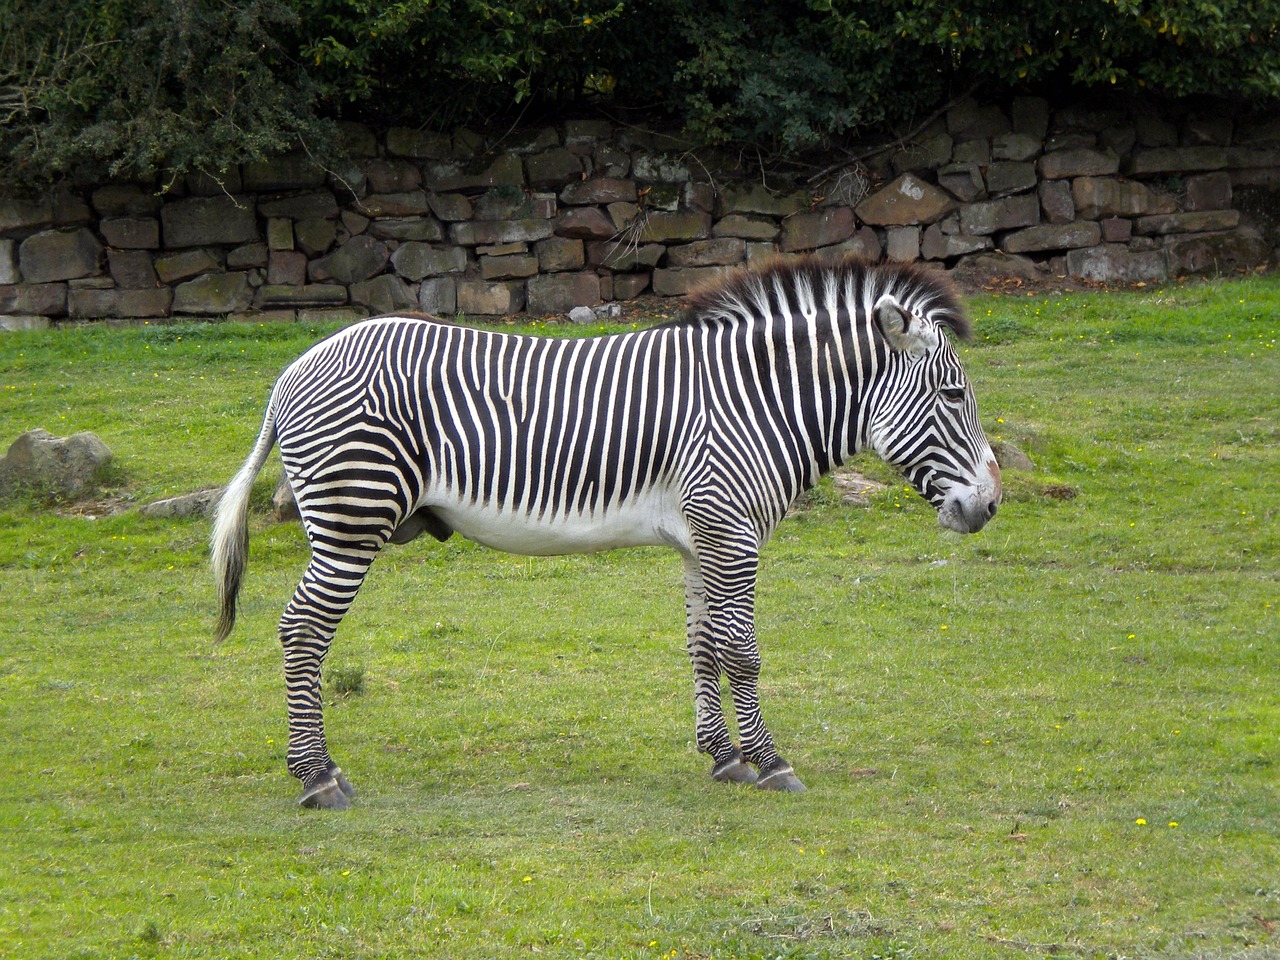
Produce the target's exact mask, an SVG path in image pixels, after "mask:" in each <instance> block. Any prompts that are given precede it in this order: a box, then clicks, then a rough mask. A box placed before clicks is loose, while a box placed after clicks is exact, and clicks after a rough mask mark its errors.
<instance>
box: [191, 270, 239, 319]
mask: <svg viewBox="0 0 1280 960" xmlns="http://www.w3.org/2000/svg"><path fill="white" fill-rule="evenodd" d="M252 302H253V288H252V287H251V286H250V285H249V275H248V274H247V273H244V272H240V271H236V272H233V273H206V274H204V275H203V276H199V277H196V278H195V279H194V280H188V281H187V282H186V283H182V284H179V285H178V286H177V287H176V288H175V289H174V291H173V312H174V313H189V314H197V315H202V316H222V315H224V314H228V313H239V312H240V311H242V310H247V309H248V308H249V305H250V304H251V303H252Z"/></svg>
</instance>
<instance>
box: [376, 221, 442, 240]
mask: <svg viewBox="0 0 1280 960" xmlns="http://www.w3.org/2000/svg"><path fill="white" fill-rule="evenodd" d="M369 236H371V237H377V238H378V239H379V240H416V241H418V242H419V243H440V242H441V241H442V240H444V226H443V225H442V224H441V223H440V221H439V220H437V219H435V217H389V218H387V219H384V220H373V221H370V223H369Z"/></svg>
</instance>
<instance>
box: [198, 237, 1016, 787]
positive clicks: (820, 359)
mask: <svg viewBox="0 0 1280 960" xmlns="http://www.w3.org/2000/svg"><path fill="white" fill-rule="evenodd" d="M948 330H949V331H950V332H951V333H952V334H954V335H955V336H958V337H961V338H964V337H967V336H968V335H969V321H968V319H967V317H966V314H965V311H964V308H963V305H962V303H961V300H960V297H959V294H958V293H957V292H956V291H955V289H954V288H953V287H952V286H951V285H950V284H949V283H948V282H947V280H946V279H945V276H944V275H942V274H940V273H935V272H932V271H930V270H928V269H926V268H923V267H917V266H913V265H894V264H871V263H867V262H863V261H861V260H858V259H853V258H850V259H846V260H843V261H839V262H835V261H828V260H822V259H818V258H816V257H814V256H812V255H810V256H808V257H805V258H795V259H789V260H778V261H777V262H773V263H771V264H769V265H766V266H764V267H762V268H759V269H755V270H750V269H745V268H739V269H738V270H736V271H735V272H732V273H730V274H729V275H727V276H726V277H724V278H722V279H720V280H719V281H717V282H715V283H714V284H712V285H711V286H709V287H707V288H706V289H703V290H701V291H696V292H695V293H694V294H692V295H691V297H690V299H689V301H688V304H687V308H686V310H685V311H684V312H683V314H682V315H681V317H680V319H677V320H675V321H672V322H670V323H666V324H663V325H660V326H654V327H650V328H647V329H637V330H632V331H630V332H624V333H618V334H612V335H602V336H596V337H586V338H579V339H562V338H554V337H536V336H526V335H522V334H512V333H503V332H494V331H488V330H481V329H474V328H470V327H466V326H461V325H455V324H450V323H446V322H442V321H440V320H435V319H432V318H429V317H425V316H418V315H414V316H388V317H380V318H374V319H370V320H366V321H363V322H360V323H358V324H355V325H352V326H349V327H347V328H344V329H343V330H341V331H339V332H338V333H336V334H334V335H332V336H330V337H329V338H328V339H325V340H322V341H321V342H319V343H318V344H316V345H315V346H313V347H312V348H310V349H309V350H308V351H307V352H306V353H304V354H303V355H302V356H301V357H299V358H298V359H297V360H295V361H294V362H293V363H292V364H291V365H290V366H288V367H287V368H286V369H285V370H284V372H283V373H282V374H281V376H280V377H279V379H278V380H277V381H276V384H275V386H274V388H273V389H272V391H271V395H270V400H269V402H268V404H267V408H266V414H265V417H264V420H263V425H262V429H261V432H260V433H259V435H258V438H257V442H256V444H255V445H254V447H253V451H252V452H251V453H250V455H249V457H248V459H247V460H246V461H245V462H244V465H243V466H242V467H241V468H240V470H239V472H238V473H237V474H236V475H235V476H234V478H233V479H232V480H231V482H230V483H229V485H228V486H227V488H226V489H225V491H224V493H223V495H222V497H221V499H220V501H219V504H218V507H217V512H216V517H215V520H214V525H213V530H212V536H211V562H212V567H213V571H214V575H215V578H216V580H217V584H218V593H219V606H220V617H219V620H218V624H217V628H216V636H217V638H218V639H219V640H221V639H223V638H225V637H226V636H227V635H228V634H229V632H230V631H231V629H232V626H233V623H234V620H235V615H236V596H237V593H238V591H239V589H240V584H241V580H242V577H243V573H244V569H245V563H246V556H247V552H248V526H247V512H248V501H249V494H250V489H251V487H252V485H253V483H254V480H255V478H256V477H257V475H258V473H259V472H260V471H261V469H262V467H263V464H264V462H265V461H266V459H267V457H268V455H269V453H270V451H271V449H272V447H273V445H276V444H278V445H279V449H280V457H281V460H282V462H283V465H284V470H285V473H286V475H287V477H288V481H289V484H290V485H291V487H292V489H293V492H294V494H295V498H296V500H297V504H298V510H299V513H300V514H301V517H302V522H303V525H304V527H305V530H306V536H307V539H308V541H309V545H310V548H311V556H310V560H309V562H308V563H307V566H306V570H305V572H304V573H303V575H302V578H301V581H300V582H299V584H298V586H297V589H296V590H295V592H294V594H293V597H292V599H290V601H289V602H288V604H287V605H286V607H285V609H284V613H283V615H282V616H281V618H280V621H279V627H278V633H279V639H280V642H281V644H282V647H283V651H284V677H285V686H286V701H287V712H288V727H289V741H288V750H287V766H288V770H289V772H290V773H291V774H292V775H293V776H294V777H296V778H298V779H299V780H301V781H302V786H303V792H302V796H301V798H300V800H299V803H301V804H302V806H304V807H318V808H336V809H344V808H346V807H348V806H349V805H350V802H351V799H352V798H353V797H354V795H355V793H354V790H353V788H352V787H351V784H350V783H349V781H348V780H347V778H346V777H345V776H344V775H343V773H342V770H341V769H340V768H339V766H338V765H337V764H336V763H335V762H334V760H333V759H332V758H331V757H330V755H329V751H328V748H327V745H326V741H325V735H324V727H323V720H322V710H321V693H320V680H321V666H322V664H323V662H324V660H325V657H326V655H327V653H328V651H329V647H330V642H331V640H332V639H333V636H334V633H335V631H336V629H337V627H338V624H339V622H340V621H341V620H342V618H343V615H344V614H345V613H346V612H347V610H348V608H349V607H350V605H351V603H352V601H353V600H354V599H355V597H356V592H357V590H359V588H360V585H361V583H362V581H363V580H364V578H365V575H366V573H367V572H368V570H369V567H370V565H371V564H372V563H373V561H374V558H375V557H376V556H377V555H378V553H379V551H380V550H381V549H382V548H383V547H384V546H386V544H388V543H397V544H399V543H406V542H408V541H410V540H412V539H414V538H415V537H418V536H420V535H422V534H424V533H425V534H428V535H430V536H432V537H434V538H435V539H437V540H440V541H444V540H446V539H448V538H449V537H450V536H451V535H452V534H454V533H457V534H460V535H461V536H463V537H465V538H467V539H469V540H472V541H475V542H477V543H480V544H483V545H487V546H489V547H493V548H496V549H498V550H503V551H508V552H513V553H521V554H535V555H554V554H566V553H582V552H591V551H598V550H605V549H610V548H614V547H623V546H646V545H655V546H666V547H671V548H674V549H675V550H676V552H677V553H679V555H680V557H681V558H682V560H683V564H684V587H685V623H686V636H687V650H688V654H689V657H690V661H691V664H692V668H693V678H694V701H695V738H696V745H697V749H698V750H699V751H700V752H702V753H704V754H707V755H709V756H710V758H711V761H712V769H711V775H712V777H714V778H715V779H716V780H718V781H727V782H735V783H744V784H754V785H755V786H756V787H758V788H761V789H772V790H783V791H802V790H804V789H805V787H804V784H803V783H802V782H801V780H800V779H799V778H798V777H797V775H796V774H795V771H794V770H793V769H792V767H791V766H790V764H788V763H787V762H786V761H785V760H784V759H783V758H782V757H781V756H780V755H779V753H778V751H777V748H776V746H775V744H774V740H773V737H772V735H771V734H770V732H769V730H768V728H767V727H766V725H765V722H764V720H763V718H762V716H761V711H760V703H759V697H758V693H757V684H758V678H759V675H760V665H761V659H760V653H759V649H758V646H757V642H756V631H755V623H754V613H753V609H754V596H755V589H756V573H757V565H758V558H759V553H760V550H761V548H762V547H763V546H764V544H765V543H766V542H767V541H768V539H769V537H770V535H771V534H772V533H773V532H774V530H775V529H776V527H777V526H778V524H779V522H780V521H781V520H782V519H783V516H784V515H785V514H786V512H787V510H788V508H789V507H790V505H791V504H792V503H793V502H794V501H795V500H796V499H797V497H799V495H800V494H801V493H802V492H803V491H805V490H807V489H808V488H810V487H812V486H813V485H814V484H815V483H816V482H817V481H818V479H819V478H820V477H821V476H822V475H823V474H825V473H827V472H828V471H829V470H831V469H832V468H833V467H835V466H838V465H839V464H841V463H842V462H844V461H845V460H846V459H847V458H848V457H850V456H851V455H852V454H854V453H855V452H857V451H859V450H862V449H867V448H869V449H871V450H873V451H874V452H875V453H876V454H878V455H879V456H880V457H881V458H882V459H884V460H885V461H886V462H887V463H889V464H891V465H893V466H895V467H897V468H898V469H899V470H900V471H901V472H902V474H903V475H904V476H905V478H906V479H907V481H909V483H910V484H911V485H912V486H913V487H914V488H915V489H916V490H917V491H918V492H919V493H920V494H921V495H922V496H923V497H924V498H925V499H927V500H928V501H929V502H930V503H931V504H932V505H933V506H934V507H935V508H936V510H937V516H938V522H939V524H940V525H941V526H942V527H944V528H948V529H951V530H956V531H960V532H964V533H972V532H976V531H978V530H980V529H981V528H982V527H983V526H984V525H985V524H986V523H987V521H988V520H989V519H990V518H991V517H992V516H994V515H995V513H996V508H997V506H998V504H999V503H1000V498H1001V485H1000V470H999V467H998V466H997V464H996V461H995V457H994V456H993V454H992V452H991V447H990V445H989V444H988V441H987V438H986V435H985V434H984V433H983V430H982V427H981V426H980V424H979V419H978V409H977V406H976V403H975V400H974V396H973V391H972V389H971V387H970V384H969V381H968V379H967V378H966V376H965V373H964V370H963V369H962V367H961V364H960V360H959V357H958V355H957V353H956V350H955V348H954V347H953V346H952V344H951V341H950V339H949V337H948V336H947V335H946V334H945V332H944V331H948ZM722 677H724V678H726V679H727V681H728V684H729V690H730V694H731V701H732V708H733V713H734V715H735V721H736V726H737V731H738V737H739V740H740V742H735V740H734V738H733V737H732V735H731V734H730V730H729V725H728V722H727V719H726V716H725V710H724V709H722V702H721V678H722Z"/></svg>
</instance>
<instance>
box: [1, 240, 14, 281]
mask: <svg viewBox="0 0 1280 960" xmlns="http://www.w3.org/2000/svg"><path fill="white" fill-rule="evenodd" d="M18 280H19V276H18V247H17V244H16V242H15V241H13V240H0V284H9V283H17V282H18Z"/></svg>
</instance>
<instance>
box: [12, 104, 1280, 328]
mask: <svg viewBox="0 0 1280 960" xmlns="http://www.w3.org/2000/svg"><path fill="white" fill-rule="evenodd" d="M344 136H345V139H346V145H347V147H348V150H349V152H350V157H351V159H350V161H349V162H348V163H346V164H344V165H343V168H342V169H339V170H336V171H331V170H325V169H321V168H320V167H318V166H316V165H315V164H313V163H312V162H311V161H310V160H309V159H308V158H306V157H305V156H301V155H297V156H286V157H282V158H279V159H277V160H272V161H265V162H261V163H252V164H246V165H244V166H243V167H241V168H239V169H236V170H232V171H228V172H227V173H225V174H222V175H219V176H217V177H214V176H206V175H196V176H190V177H188V178H186V180H185V181H184V182H182V183H179V184H176V185H172V186H171V188H170V189H169V190H167V192H165V193H164V194H163V195H162V194H160V193H159V192H158V191H157V190H156V189H155V188H154V187H152V186H143V185H131V184H110V185H106V186H103V187H100V188H99V189H96V190H93V191H91V192H89V193H87V194H85V195H83V196H78V195H73V194H69V193H61V194H57V195H54V196H51V197H47V198H44V199H41V200H2V199H0V317H6V318H7V320H6V323H7V325H10V326H12V325H14V324H16V323H22V322H29V320H30V318H37V320H39V318H44V319H67V318H69V319H71V320H92V319H99V318H144V319H145V318H154V319H158V318H164V317H173V316H222V315H227V316H233V317H234V316H253V317H261V316H268V317H275V318H300V319H311V318H315V317H324V316H343V317H362V316H367V315H370V314H375V313H385V312H403V311H412V310H422V311H425V312H428V313H433V314H437V315H446V316H447V315H452V314H454V313H456V312H462V313H466V314H471V315H508V314H512V313H517V312H520V311H528V312H530V313H534V314H551V313H564V312H567V311H568V310H570V309H571V308H573V307H580V306H588V307H594V306H597V305H600V304H602V303H605V302H607V301H612V300H626V299H631V298H633V297H636V296H639V295H641V294H644V293H653V294H656V295H659V296H682V295H684V294H687V293H689V292H690V291H691V290H693V289H695V288H696V287H697V286H699V285H700V284H703V283H705V282H707V281H709V280H714V279H715V278H716V277H718V276H720V275H721V274H723V273H724V272H725V271H726V270H729V269H732V268H733V267H735V266H738V265H740V264H751V263H756V262H759V261H761V260H763V259H766V258H769V257H772V256H775V255H778V254H793V253H800V252H810V251H817V252H819V253H825V254H828V255H832V256H835V255H841V254H844V253H858V254H861V255H862V256H865V257H868V258H870V259H873V260H875V259H881V258H887V259H889V260H895V261H904V262H906V261H914V260H927V261H934V262H937V263H939V264H941V265H943V266H946V267H954V266H957V265H960V264H965V263H984V264H988V265H990V266H991V268H992V270H993V272H999V269H1000V264H1001V263H1004V264H1010V263H1014V262H1015V261H1017V259H1018V258H1022V260H1023V261H1025V260H1031V261H1034V262H1035V263H1037V264H1039V265H1041V267H1042V268H1047V269H1048V270H1050V271H1052V272H1053V273H1055V274H1058V275H1071V276H1074V277H1077V278H1081V279H1086V280H1103V281H1116V280H1120V281H1135V280H1160V279H1164V278H1166V277H1168V276H1171V275H1174V274H1183V273H1196V272H1207V271H1221V270H1227V269H1231V268H1233V267H1237V266H1252V265H1255V264H1259V263H1265V262H1267V261H1268V259H1269V257H1270V256H1272V251H1273V249H1274V247H1275V244H1276V241H1277V229H1278V228H1277V225H1276V223H1275V217H1274V215H1271V216H1270V219H1268V215H1267V214H1266V211H1267V210H1268V209H1271V210H1274V208H1275V203H1276V196H1277V192H1278V191H1280V124H1277V123H1276V122H1275V121H1270V122H1266V121H1263V122H1247V121H1239V122H1237V121H1234V120H1232V119H1231V118H1230V114H1229V113H1228V112H1221V113H1217V114H1214V113H1210V114H1206V115H1196V114H1183V115H1181V116H1180V117H1176V118H1175V119H1172V120H1170V119H1162V118H1161V117H1160V116H1158V115H1157V114H1156V113H1155V112H1153V111H1152V110H1150V109H1147V108H1144V107H1142V106H1141V105H1129V104H1119V105H1116V104H1108V105H1104V106H1102V107H1091V106H1089V105H1085V106H1079V107H1072V108H1068V109H1062V110H1058V111H1056V112H1054V111H1052V110H1051V109H1050V107H1049V105H1048V103H1047V102H1046V101H1044V100H1039V99H1034V98H1019V99H1016V100H1014V101H1013V103H1012V104H1010V105H1009V108H1008V109H1004V108H1002V107H999V106H994V105H990V104H980V103H977V102H976V101H966V102H964V103H961V104H959V105H957V106H955V107H953V108H952V109H950V110H949V111H948V112H947V113H946V114H945V116H943V117H941V118H939V119H938V120H937V121H936V122H935V123H934V124H933V125H932V126H930V127H929V128H928V129H925V130H923V131H920V132H919V133H918V134H917V135H916V136H915V137H914V139H913V140H912V142H910V143H906V144H902V145H899V146H897V147H894V148H892V149H886V150H884V151H883V152H881V153H879V154H877V155H874V156H871V157H870V158H869V159H868V160H866V161H865V163H863V164H861V165H859V166H857V167H849V168H846V169H843V170H839V171H837V172H836V173H835V174H833V175H832V176H831V178H830V179H829V180H828V181H826V182H820V183H816V184H812V183H806V182H803V181H796V182H791V183H787V182H783V181H780V180H775V181H772V182H771V183H770V185H769V186H768V187H766V186H765V185H764V183H762V182H761V179H760V178H759V177H758V176H757V177H755V178H751V179H746V178H742V177H735V176H733V175H731V174H729V173H721V172H717V167H716V165H715V164H714V163H712V162H711V160H710V159H700V158H698V156H697V155H696V154H695V153H691V152H690V151H689V149H688V147H687V145H684V144H681V143H679V142H678V141H676V140H674V139H672V138H668V137H663V136H657V135H652V134H645V133H639V132H637V131H635V130H633V129H629V128H615V127H613V126H612V125H611V124H609V123H606V122H600V121H568V122H566V123H565V124H564V125H563V126H560V127H541V128H537V129H533V130H526V131H520V132H517V133H514V134H510V135H508V136H505V137H504V138H503V140H502V141H501V142H500V143H497V144H488V143H486V142H485V141H484V140H483V139H482V138H481V137H480V136H479V135H477V134H475V133H473V132H471V131H467V130H462V131H458V132H456V133H454V134H453V135H444V134H438V133H431V132H422V131H414V130H408V129H393V130H390V131H388V132H387V133H386V135H385V136H383V137H382V138H380V139H379V138H378V137H376V136H375V135H374V134H373V133H372V132H371V131H369V130H367V129H364V128H362V127H358V126H354V125H348V126H347V127H346V128H345V129H344ZM1268 204H1270V207H1268Z"/></svg>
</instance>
